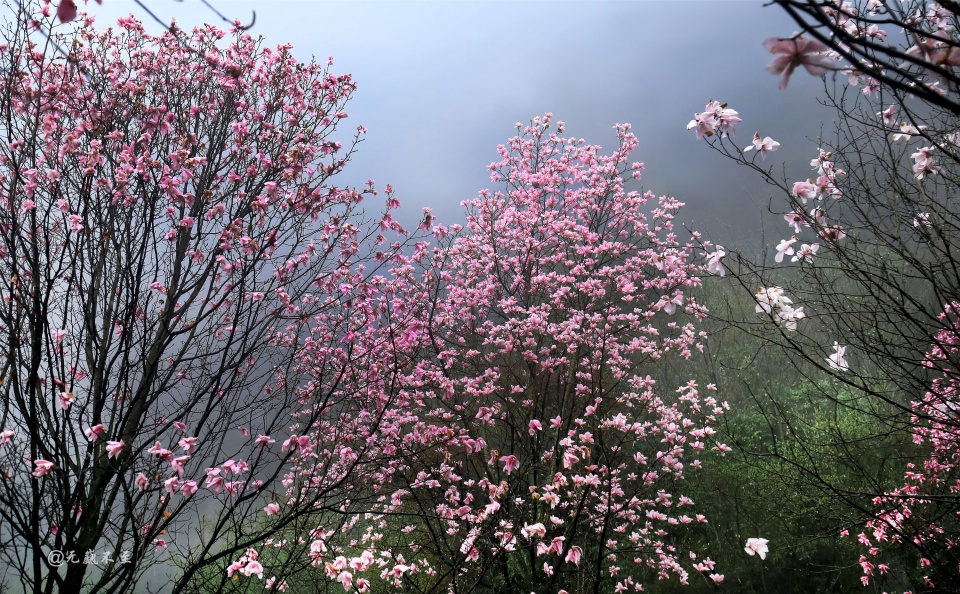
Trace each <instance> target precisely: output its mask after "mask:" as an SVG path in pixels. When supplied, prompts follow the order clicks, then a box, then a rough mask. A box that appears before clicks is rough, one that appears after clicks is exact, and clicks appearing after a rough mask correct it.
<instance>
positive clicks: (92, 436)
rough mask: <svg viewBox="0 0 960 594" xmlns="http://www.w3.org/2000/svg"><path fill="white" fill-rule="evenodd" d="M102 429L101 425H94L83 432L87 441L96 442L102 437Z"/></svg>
mask: <svg viewBox="0 0 960 594" xmlns="http://www.w3.org/2000/svg"><path fill="white" fill-rule="evenodd" d="M103 431H104V427H103V423H99V424H97V425H94V426H93V427H88V428H87V429H85V430H84V434H85V435H86V436H87V439H88V440H89V441H97V439H98V438H99V437H100V436H101V435H103Z"/></svg>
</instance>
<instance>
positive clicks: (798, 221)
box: [783, 211, 809, 233]
mask: <svg viewBox="0 0 960 594" xmlns="http://www.w3.org/2000/svg"><path fill="white" fill-rule="evenodd" d="M783 219H784V220H785V221H786V222H787V224H788V225H790V226H791V227H793V231H794V233H800V227H807V226H809V225H808V224H807V221H806V219H805V216H804V213H803V212H802V211H793V212H788V213H787V214H785V215H783Z"/></svg>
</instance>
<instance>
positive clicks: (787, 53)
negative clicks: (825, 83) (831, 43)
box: [763, 37, 833, 91]
mask: <svg viewBox="0 0 960 594" xmlns="http://www.w3.org/2000/svg"><path fill="white" fill-rule="evenodd" d="M763 47H764V48H766V50H767V51H768V52H770V53H771V54H783V55H782V56H778V57H777V58H775V59H774V60H773V62H771V63H770V65H769V66H767V69H768V70H769V71H770V72H772V73H773V74H782V75H783V76H782V77H781V78H780V90H781V91H782V90H784V89H786V88H787V83H788V82H790V76H791V75H792V74H793V71H794V70H795V69H796V68H797V66H803V67H804V68H805V69H806V70H807V72H808V73H810V74H812V75H813V76H821V75H822V74H824V73H826V71H827V70H829V69H830V68H832V67H833V61H832V60H831V59H830V57H829V56H826V55H824V53H823V52H827V51H829V49H830V48H828V47H827V46H826V45H824V44H822V43H820V42H819V41H817V40H815V39H804V38H803V37H795V38H790V39H781V38H779V37H770V38H769V39H767V40H766V41H764V42H763Z"/></svg>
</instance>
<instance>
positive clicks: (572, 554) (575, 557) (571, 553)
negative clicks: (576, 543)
mask: <svg viewBox="0 0 960 594" xmlns="http://www.w3.org/2000/svg"><path fill="white" fill-rule="evenodd" d="M582 554H583V550H581V549H580V547H570V550H568V551H567V556H566V558H565V559H564V561H566V562H567V563H573V564H574V565H580V556H581V555H582Z"/></svg>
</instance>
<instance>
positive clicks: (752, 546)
mask: <svg viewBox="0 0 960 594" xmlns="http://www.w3.org/2000/svg"><path fill="white" fill-rule="evenodd" d="M768 542H770V541H769V540H767V539H766V538H748V539H747V546H745V547H744V548H743V550H744V551H746V552H747V554H748V555H750V556H751V557H752V556H753V555H759V556H760V558H761V559H766V558H767V552H768V551H769V550H770V549H769V547H767V543H768Z"/></svg>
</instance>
